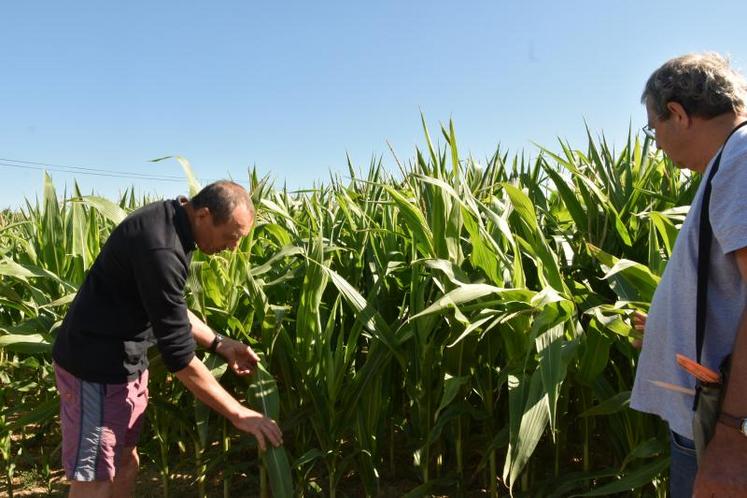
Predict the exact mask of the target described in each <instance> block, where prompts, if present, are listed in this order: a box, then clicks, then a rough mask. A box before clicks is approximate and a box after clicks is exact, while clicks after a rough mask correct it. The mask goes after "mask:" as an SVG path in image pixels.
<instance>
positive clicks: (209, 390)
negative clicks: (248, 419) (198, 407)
mask: <svg viewBox="0 0 747 498" xmlns="http://www.w3.org/2000/svg"><path fill="white" fill-rule="evenodd" d="M174 375H176V378H177V379H179V380H180V381H181V382H182V383H183V384H184V386H185V387H186V388H187V389H189V390H190V391H191V392H192V393H193V394H194V395H195V397H196V398H197V399H199V400H200V401H202V402H203V403H205V404H206V405H207V406H209V407H210V408H212V409H213V410H215V411H216V412H218V413H220V414H221V415H223V416H224V417H226V418H227V419H229V420H230V421H232V422H233V421H234V420H235V419H236V417H238V416H239V414H240V413H241V411H242V410H245V408H244V407H243V406H241V404H240V403H239V402H238V401H236V399H235V398H234V397H233V396H231V395H230V394H229V393H228V391H226V390H225V389H223V386H221V385H220V383H219V382H218V381H217V380H215V377H213V375H212V374H211V373H210V371H209V370H208V369H207V367H206V366H205V365H204V364H203V363H202V362H201V361H200V360H199V359H198V358H197V357H194V358H192V361H190V362H189V364H188V365H187V366H186V367H184V368H183V369H181V370H179V371H178V372H176V373H175V374H174Z"/></svg>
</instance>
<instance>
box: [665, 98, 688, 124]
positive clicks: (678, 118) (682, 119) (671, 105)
mask: <svg viewBox="0 0 747 498" xmlns="http://www.w3.org/2000/svg"><path fill="white" fill-rule="evenodd" d="M667 110H668V111H669V114H670V116H669V117H670V119H674V120H675V122H676V123H678V124H680V125H684V126H686V127H689V126H690V124H691V123H692V118H691V117H690V115H689V114H688V113H687V111H686V110H685V108H684V107H683V106H682V104H680V103H679V102H674V101H669V102H667Z"/></svg>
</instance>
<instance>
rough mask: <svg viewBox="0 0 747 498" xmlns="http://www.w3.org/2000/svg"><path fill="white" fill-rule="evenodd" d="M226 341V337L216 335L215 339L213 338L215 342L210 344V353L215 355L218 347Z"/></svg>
mask: <svg viewBox="0 0 747 498" xmlns="http://www.w3.org/2000/svg"><path fill="white" fill-rule="evenodd" d="M224 340H225V337H223V336H222V335H221V334H218V333H216V334H215V337H213V342H211V343H210V347H209V348H208V351H210V352H211V353H215V352H217V351H218V347H219V346H220V345H221V343H222V342H223V341H224Z"/></svg>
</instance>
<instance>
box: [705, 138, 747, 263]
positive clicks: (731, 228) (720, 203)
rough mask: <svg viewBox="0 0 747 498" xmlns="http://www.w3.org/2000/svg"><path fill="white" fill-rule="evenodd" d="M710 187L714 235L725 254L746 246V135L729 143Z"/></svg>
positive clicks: (710, 207) (710, 211)
mask: <svg viewBox="0 0 747 498" xmlns="http://www.w3.org/2000/svg"><path fill="white" fill-rule="evenodd" d="M732 140H733V141H734V143H732ZM711 184H712V186H711V188H712V191H711V203H710V206H709V215H710V219H711V226H712V227H713V236H714V237H715V238H716V240H718V242H719V244H720V245H721V248H722V249H723V251H724V253H725V254H728V253H730V252H733V251H736V250H738V249H741V248H743V247H747V136H744V135H741V134H740V135H735V136H734V137H733V138H732V139H731V140H729V144H727V146H726V149H725V150H724V153H723V155H722V157H721V165H720V166H719V170H718V173H716V175H715V176H714V177H713V181H712V182H711Z"/></svg>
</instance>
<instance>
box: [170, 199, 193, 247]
mask: <svg viewBox="0 0 747 498" xmlns="http://www.w3.org/2000/svg"><path fill="white" fill-rule="evenodd" d="M186 199H187V198H186V197H184V196H179V197H177V198H176V199H174V200H173V201H171V202H172V203H173V205H174V212H175V216H174V226H175V228H176V233H177V235H178V236H179V240H180V241H181V243H182V247H183V248H184V252H185V253H190V252H192V251H194V250H195V248H196V247H197V245H196V244H195V238H194V236H193V235H192V227H191V226H190V225H189V218H188V217H187V210H186V209H185V208H184V206H183V205H182V201H185V200H186Z"/></svg>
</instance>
